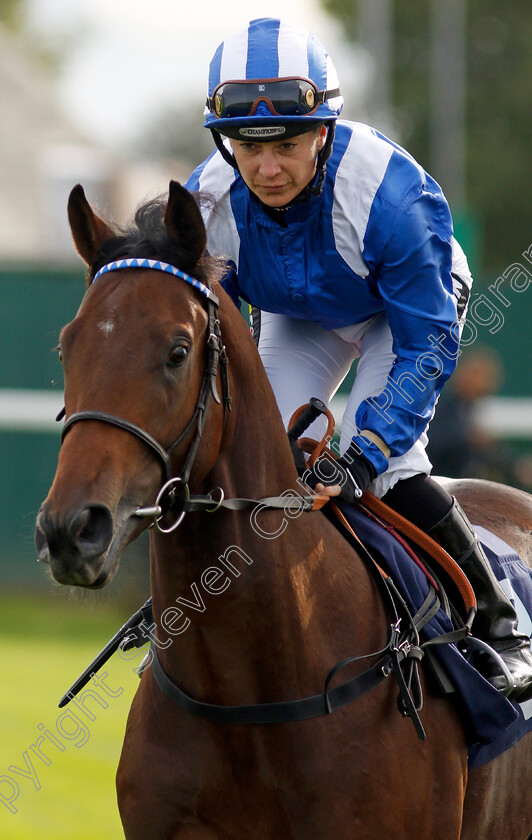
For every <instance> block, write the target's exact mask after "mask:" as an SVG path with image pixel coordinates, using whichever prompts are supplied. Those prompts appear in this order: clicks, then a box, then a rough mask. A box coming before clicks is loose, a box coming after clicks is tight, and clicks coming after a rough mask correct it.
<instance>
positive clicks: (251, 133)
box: [238, 125, 286, 137]
mask: <svg viewBox="0 0 532 840" xmlns="http://www.w3.org/2000/svg"><path fill="white" fill-rule="evenodd" d="M285 131H286V128H285V127H284V125H271V126H262V127H260V126H258V127H255V128H239V129H238V133H239V134H241V135H242V137H278V136H279V135H280V134H284V133H285Z"/></svg>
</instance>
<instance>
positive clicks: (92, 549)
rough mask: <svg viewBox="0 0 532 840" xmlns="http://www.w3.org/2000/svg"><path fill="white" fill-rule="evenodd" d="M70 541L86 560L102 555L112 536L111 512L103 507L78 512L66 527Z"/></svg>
mask: <svg viewBox="0 0 532 840" xmlns="http://www.w3.org/2000/svg"><path fill="white" fill-rule="evenodd" d="M68 531H69V536H70V540H71V542H72V544H73V545H75V546H77V547H78V549H79V551H80V552H81V554H82V555H83V556H85V557H86V558H88V557H96V556H98V555H99V554H103V552H104V551H105V549H106V548H107V547H108V545H109V543H110V542H111V538H112V536H113V519H112V516H111V511H110V510H109V508H107V507H105V506H104V505H89V506H88V507H86V508H82V509H81V510H79V511H78V512H77V513H76V515H75V516H74V517H73V518H72V520H71V522H70V523H69V527H68Z"/></svg>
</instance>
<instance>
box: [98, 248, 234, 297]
mask: <svg viewBox="0 0 532 840" xmlns="http://www.w3.org/2000/svg"><path fill="white" fill-rule="evenodd" d="M123 268H148V269H150V270H152V271H164V272H165V273H166V274H171V275H172V276H173V277H179V278H180V280H184V281H185V283H188V284H189V285H190V286H193V287H194V289H196V290H197V291H198V292H199V293H200V294H202V295H203V296H204V297H206V298H207V299H208V300H211V301H212V302H213V303H215V304H216V305H217V306H218V303H219V301H218V298H217V297H216V295H215V294H214V292H213V291H212V290H211V289H209V287H208V286H206V285H205V284H204V283H201V282H200V281H199V280H197V279H196V278H195V277H191V276H190V274H185V272H184V271H181V269H180V268H176V267H175V265H170V264H169V263H165V262H161V261H160V260H149V259H147V258H145V257H144V258H142V259H139V258H137V257H127V258H126V259H123V260H115V261H114V262H110V263H107V265H104V266H102V268H100V270H99V271H97V272H96V274H95V275H94V277H93V279H92V282H93V283H94V281H95V280H97V279H98V277H101V276H102V274H107V273H108V272H109V271H119V270H120V269H123Z"/></svg>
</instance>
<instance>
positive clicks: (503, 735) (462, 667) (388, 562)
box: [335, 500, 532, 769]
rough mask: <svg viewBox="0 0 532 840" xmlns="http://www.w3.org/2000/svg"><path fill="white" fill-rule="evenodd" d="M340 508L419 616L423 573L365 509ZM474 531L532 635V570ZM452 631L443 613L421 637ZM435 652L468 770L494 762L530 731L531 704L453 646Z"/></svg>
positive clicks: (496, 542)
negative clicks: (449, 686)
mask: <svg viewBox="0 0 532 840" xmlns="http://www.w3.org/2000/svg"><path fill="white" fill-rule="evenodd" d="M336 501H337V500H335V502H336ZM338 507H340V508H341V510H342V513H343V514H344V516H345V517H346V519H347V520H348V522H349V524H350V525H351V527H352V528H353V530H354V531H355V532H356V533H357V535H358V536H359V537H360V539H361V540H362V542H363V543H364V544H365V545H366V546H367V548H368V549H369V551H370V552H371V553H372V554H373V555H374V556H375V559H376V560H377V561H378V562H379V564H380V565H381V566H382V567H383V568H384V570H385V571H386V572H387V573H388V574H389V575H390V576H391V577H392V579H393V581H394V582H395V585H396V586H397V587H398V589H399V591H400V592H401V595H402V596H403V598H404V599H405V601H406V602H407V604H408V606H409V609H410V610H411V612H412V613H415V612H416V610H417V609H418V608H419V607H420V606H421V604H422V603H423V601H424V600H425V598H426V596H427V594H428V591H429V583H428V581H427V578H426V576H425V575H424V574H423V572H422V571H421V569H419V567H418V566H417V565H416V564H415V563H414V562H413V560H412V559H411V558H410V557H409V555H408V552H407V551H405V549H404V548H403V546H402V545H401V543H400V542H399V540H398V539H396V538H395V537H394V536H393V533H390V531H389V530H388V529H385V528H383V527H382V526H381V525H380V524H379V523H378V522H377V521H375V519H373V518H371V517H370V516H369V515H368V514H367V513H366V512H365V511H364V509H363V508H360V507H359V506H358V505H347V504H338ZM473 527H474V528H475V531H476V533H477V536H478V538H479V540H480V541H481V543H482V545H483V547H484V550H485V552H486V555H487V557H488V559H489V561H490V563H491V565H492V567H493V571H494V573H495V575H496V577H497V579H498V580H499V581H500V583H501V586H502V587H503V589H504V590H505V592H506V594H507V595H508V596H509V597H510V599H511V600H512V602H513V603H514V606H515V608H516V611H517V614H518V617H519V629H520V631H521V632H526V633H528V634H529V635H532V571H531V570H530V569H529V567H528V566H527V565H526V564H525V563H524V562H523V561H522V560H521V558H520V557H519V556H518V555H517V554H516V553H515V551H514V550H513V549H512V548H510V546H509V545H507V544H506V543H504V542H503V541H502V540H500V539H499V538H498V537H496V536H495V535H494V534H492V533H490V532H489V531H486V530H485V529H484V528H482V527H480V526H473ZM452 629H453V628H452V624H451V621H450V619H449V618H448V616H447V615H446V613H445V612H444V611H443V610H442V609H440V610H439V612H438V613H437V614H436V616H435V617H434V618H433V619H432V620H431V621H430V622H429V624H427V626H426V627H425V628H424V629H423V631H422V633H421V636H422V637H424V639H429V638H433V637H434V636H436V635H441V634H443V633H446V632H449V631H450V630H452ZM473 632H474V626H473ZM424 639H423V640H424ZM432 651H433V653H434V655H435V656H437V657H438V660H439V662H440V664H441V665H442V666H443V667H444V669H445V671H446V673H447V675H448V677H449V678H450V680H451V682H452V683H453V686H454V688H455V691H454V693H452V694H450V695H449V698H450V701H451V702H453V703H455V704H456V707H457V709H458V712H459V715H460V719H461V721H462V724H463V726H464V730H465V735H466V740H467V745H468V764H469V767H470V769H472V768H474V767H479V766H481V765H482V764H486V763H487V762H488V761H491V760H492V759H494V758H496V757H497V756H498V755H500V754H501V753H503V752H504V751H505V750H507V749H509V748H510V747H512V746H513V745H514V744H515V743H517V741H518V740H519V739H520V738H522V737H523V735H525V734H526V732H528V731H529V730H530V729H532V700H528V701H526V702H524V703H521V704H517V703H512V702H510V701H509V700H507V698H506V697H505V696H504V695H503V694H501V693H500V692H499V691H497V690H496V689H495V688H493V686H492V685H490V683H488V682H487V681H486V680H485V679H484V678H483V677H482V676H481V674H479V672H478V671H477V670H476V669H475V668H473V667H472V665H470V664H469V663H468V662H467V661H466V659H465V658H464V657H463V656H462V654H461V653H460V651H459V650H458V648H457V647H456V645H454V644H442V645H435V646H434V647H433V648H432Z"/></svg>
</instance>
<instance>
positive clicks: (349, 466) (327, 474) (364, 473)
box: [311, 443, 377, 503]
mask: <svg viewBox="0 0 532 840" xmlns="http://www.w3.org/2000/svg"><path fill="white" fill-rule="evenodd" d="M376 477H377V471H376V469H375V467H374V466H373V464H372V463H371V462H370V461H368V459H367V458H365V457H364V455H362V454H361V453H360V452H359V451H358V447H356V446H355V444H353V443H351V444H350V445H349V447H348V448H347V449H346V451H345V452H344V454H343V455H342V456H341V457H340V458H338V459H336V460H335V459H333V458H331V457H328V456H327V455H322V457H321V458H318V460H317V461H316V463H315V464H314V466H313V467H312V476H311V483H312V486H315V485H316V484H318V483H319V482H321V484H323V485H325V487H330V486H331V485H333V484H339V485H340V487H341V488H342V492H341V493H340V496H339V498H340V499H341V500H342V501H343V502H348V503H352V502H354V501H355V499H359V498H360V497H361V496H362V493H363V492H364V490H367V488H368V487H369V485H370V484H371V482H372V481H373V479H375V478H376Z"/></svg>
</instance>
